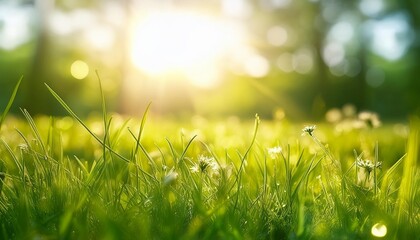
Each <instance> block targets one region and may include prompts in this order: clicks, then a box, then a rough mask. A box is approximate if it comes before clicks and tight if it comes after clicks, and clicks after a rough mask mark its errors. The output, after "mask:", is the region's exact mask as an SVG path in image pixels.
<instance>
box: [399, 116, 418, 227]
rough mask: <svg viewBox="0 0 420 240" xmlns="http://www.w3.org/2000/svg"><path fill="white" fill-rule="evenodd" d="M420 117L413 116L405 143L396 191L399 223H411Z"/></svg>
mask: <svg viewBox="0 0 420 240" xmlns="http://www.w3.org/2000/svg"><path fill="white" fill-rule="evenodd" d="M419 129H420V119H419V118H413V119H411V123H410V135H409V137H408V143H407V157H406V159H405V162H404V169H403V175H402V179H401V185H400V189H399V192H398V202H397V204H398V207H397V211H398V214H397V216H398V222H399V225H403V224H406V223H407V222H409V223H412V219H413V217H414V216H413V214H414V213H413V211H412V210H413V206H414V204H416V203H415V202H414V195H415V189H416V171H417V168H418V166H417V161H418V151H419V147H420V145H419Z"/></svg>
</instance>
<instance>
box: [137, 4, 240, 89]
mask: <svg viewBox="0 0 420 240" xmlns="http://www.w3.org/2000/svg"><path fill="white" fill-rule="evenodd" d="M238 39H239V38H238V36H237V35H236V34H235V31H232V25H231V24H229V23H226V22H223V21H222V20H220V19H216V18H212V17H210V16H205V15H200V14H198V13H195V14H194V13H187V12H175V11H172V12H160V13H154V14H151V15H148V16H146V17H145V18H144V19H142V20H141V21H139V23H138V25H137V26H136V27H135V28H134V30H133V39H132V40H133V43H132V51H131V60H132V62H133V64H134V66H135V67H136V68H138V69H139V70H141V71H143V72H144V73H146V74H149V75H152V76H161V75H167V74H174V75H179V74H181V75H183V76H185V77H187V78H189V80H190V81H191V83H192V84H194V85H198V86H211V85H214V84H215V83H216V82H217V80H218V79H216V78H217V76H218V75H219V74H212V76H215V77H214V78H212V77H206V78H202V77H201V78H195V77H191V76H198V75H206V73H207V71H208V72H215V69H220V68H221V66H220V62H223V61H221V60H222V59H223V57H224V56H225V55H226V54H227V52H228V51H229V49H230V48H232V47H233V46H235V44H236V43H237V41H238ZM197 69H198V70H199V71H200V73H197Z"/></svg>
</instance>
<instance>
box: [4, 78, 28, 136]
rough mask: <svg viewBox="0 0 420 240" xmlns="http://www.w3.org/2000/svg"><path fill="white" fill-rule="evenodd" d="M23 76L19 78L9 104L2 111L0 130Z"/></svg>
mask: <svg viewBox="0 0 420 240" xmlns="http://www.w3.org/2000/svg"><path fill="white" fill-rule="evenodd" d="M22 79H23V76H22V77H20V79H19V81H18V82H17V84H16V86H15V88H14V89H13V92H12V96H10V99H9V102H8V103H7V105H6V108H5V109H4V111H3V113H2V114H1V116H0V130H1V126H2V125H3V121H4V120H5V119H6V115H7V113H8V112H9V110H10V108H11V107H12V104H13V102H14V101H15V98H16V94H17V91H18V89H19V86H20V83H21V82H22Z"/></svg>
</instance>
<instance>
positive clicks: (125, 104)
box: [0, 0, 420, 120]
mask: <svg viewBox="0 0 420 240" xmlns="http://www.w3.org/2000/svg"><path fill="white" fill-rule="evenodd" d="M419 24H420V2H418V1H417V0H402V1H397V0H354V1H337V0H296V1H292V0H213V1H193V0H176V1H169V0H168V1H164V0H160V1H152V0H124V1H122V0H118V1H117V0H100V1H99V0H97V1H81V0H80V1H76V0H71V1H70V0H61V1H59V0H38V1H36V0H35V1H29V0H10V1H8V0H0V89H1V91H0V109H4V106H5V105H6V103H7V101H8V99H9V97H10V94H11V92H12V89H13V87H14V86H15V84H16V82H17V80H18V79H19V78H20V76H22V75H23V76H24V81H23V82H22V86H21V87H22V88H21V89H20V92H19V95H18V97H17V99H16V102H15V104H14V108H13V109H12V110H13V111H14V112H15V113H16V112H18V111H19V107H21V108H26V109H28V111H29V112H30V113H31V114H34V115H36V114H53V115H61V114H64V112H63V110H62V108H61V107H60V106H59V104H57V103H56V102H55V100H54V99H53V97H52V96H51V95H50V94H49V93H48V91H47V89H46V88H45V86H44V83H47V84H48V85H49V86H51V87H52V88H53V89H55V90H56V91H57V93H58V94H59V95H60V96H61V97H62V98H63V99H64V100H65V101H66V102H67V103H68V104H69V105H70V106H71V107H72V108H74V110H75V111H76V112H77V113H78V114H81V115H82V116H87V115H88V114H89V113H91V112H92V111H95V110H99V109H100V91H99V85H98V78H97V76H96V73H95V71H97V72H98V75H99V76H100V78H101V81H102V85H103V89H104V92H105V94H106V97H107V99H108V108H109V110H111V111H116V112H119V113H122V114H132V115H138V114H141V113H142V112H143V110H144V108H145V106H146V105H147V104H148V103H149V102H152V111H153V112H154V113H155V114H160V115H163V116H168V115H170V116H189V115H195V114H200V115H203V116H207V117H218V116H227V115H237V116H242V117H253V116H254V114H255V113H259V114H260V115H261V116H263V117H267V118H269V117H273V116H277V117H278V118H282V117H284V116H286V117H288V118H290V119H300V120H303V119H316V120H320V119H323V118H324V115H325V113H326V111H327V110H328V109H331V108H341V107H342V106H344V105H346V104H353V105H354V106H355V107H356V108H357V110H358V111H363V110H370V111H375V112H378V113H379V114H380V116H381V117H382V119H388V120H401V119H406V118H407V116H408V115H410V114H413V113H418V112H419V106H420V105H419V102H420V94H419V91H420V81H419V79H418V76H420V48H419V47H420V42H419Z"/></svg>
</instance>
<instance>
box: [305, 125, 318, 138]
mask: <svg viewBox="0 0 420 240" xmlns="http://www.w3.org/2000/svg"><path fill="white" fill-rule="evenodd" d="M315 129H316V126H315V125H311V126H305V127H304V128H303V129H302V132H303V133H302V136H303V135H305V134H309V135H310V136H312V133H313V132H314V131H315Z"/></svg>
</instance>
